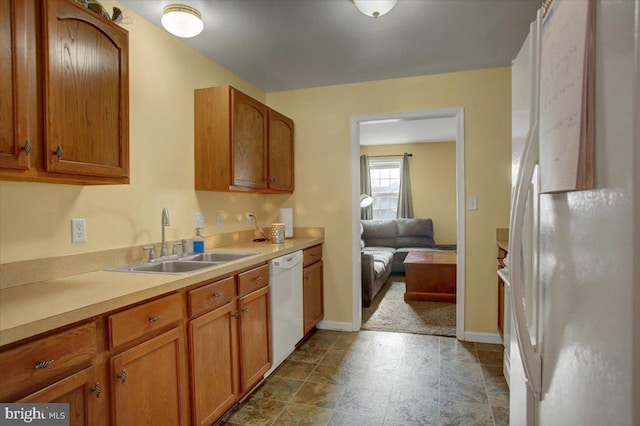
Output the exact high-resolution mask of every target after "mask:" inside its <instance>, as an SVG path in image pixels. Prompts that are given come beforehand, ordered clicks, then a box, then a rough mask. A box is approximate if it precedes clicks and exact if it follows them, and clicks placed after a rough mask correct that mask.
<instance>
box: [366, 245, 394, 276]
mask: <svg viewBox="0 0 640 426" xmlns="http://www.w3.org/2000/svg"><path fill="white" fill-rule="evenodd" d="M367 253H369V254H371V255H372V256H373V271H374V274H375V277H376V278H379V277H381V276H382V275H384V274H385V272H386V271H387V269H388V268H389V267H390V265H391V261H392V260H393V252H392V251H386V250H384V251H367Z"/></svg>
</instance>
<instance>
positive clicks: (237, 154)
mask: <svg viewBox="0 0 640 426" xmlns="http://www.w3.org/2000/svg"><path fill="white" fill-rule="evenodd" d="M231 107H232V111H233V112H232V113H231V125H232V127H231V151H232V155H233V179H232V186H239V187H246V188H266V187H267V180H266V176H267V161H268V160H267V107H266V106H264V105H263V104H261V103H260V102H258V101H256V100H255V99H253V98H251V97H249V96H247V95H245V94H244V93H242V92H239V91H237V90H235V89H233V88H232V89H231Z"/></svg>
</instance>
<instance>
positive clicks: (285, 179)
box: [268, 109, 294, 192]
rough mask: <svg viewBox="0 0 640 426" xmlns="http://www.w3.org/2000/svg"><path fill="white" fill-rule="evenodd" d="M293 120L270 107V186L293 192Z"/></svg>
mask: <svg viewBox="0 0 640 426" xmlns="http://www.w3.org/2000/svg"><path fill="white" fill-rule="evenodd" d="M293 134H294V132H293V120H291V119H290V118H288V117H285V116H284V115H282V114H280V113H279V112H277V111H274V110H272V109H269V175H268V176H269V177H268V182H269V188H271V189H274V190H278V191H286V192H293Z"/></svg>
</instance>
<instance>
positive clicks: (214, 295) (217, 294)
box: [213, 292, 222, 297]
mask: <svg viewBox="0 0 640 426" xmlns="http://www.w3.org/2000/svg"><path fill="white" fill-rule="evenodd" d="M213 297H222V293H220V292H217V293H214V294H213Z"/></svg>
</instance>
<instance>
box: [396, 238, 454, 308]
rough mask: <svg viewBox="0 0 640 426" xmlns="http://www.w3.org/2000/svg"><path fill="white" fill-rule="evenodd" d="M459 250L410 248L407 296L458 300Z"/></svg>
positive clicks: (407, 264) (443, 300)
mask: <svg viewBox="0 0 640 426" xmlns="http://www.w3.org/2000/svg"><path fill="white" fill-rule="evenodd" d="M456 258H457V253H456V252H455V251H444V252H433V251H410V252H409V254H408V255H407V258H406V259H405V260H404V267H405V271H406V281H407V289H406V291H405V293H404V300H426V301H432V302H455V301H456Z"/></svg>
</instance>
